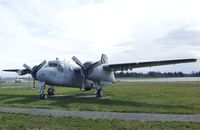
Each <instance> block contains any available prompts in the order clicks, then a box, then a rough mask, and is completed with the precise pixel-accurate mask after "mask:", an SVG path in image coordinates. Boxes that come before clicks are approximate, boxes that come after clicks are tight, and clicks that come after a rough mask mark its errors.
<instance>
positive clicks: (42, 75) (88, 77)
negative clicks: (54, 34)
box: [3, 54, 197, 99]
mask: <svg viewBox="0 0 200 130" xmlns="http://www.w3.org/2000/svg"><path fill="white" fill-rule="evenodd" d="M72 60H73V61H74V62H75V63H76V64H77V65H78V66H79V67H75V66H73V65H72V64H69V63H66V62H64V61H60V60H58V59H57V60H53V61H49V62H48V63H47V62H46V60H44V61H43V62H42V63H41V64H39V65H36V66H34V67H33V68H31V67H29V66H28V65H26V64H24V65H23V67H24V69H9V70H3V71H9V72H16V73H18V74H19V75H26V74H31V75H32V77H33V79H34V84H35V80H38V81H39V82H40V84H39V86H38V88H39V92H40V98H41V99H45V98H47V95H46V94H45V92H44V91H45V86H46V85H50V86H66V87H78V88H80V90H83V91H86V90H91V89H93V88H95V89H96V97H102V96H103V88H102V87H103V82H109V83H114V82H115V76H114V71H119V70H122V71H123V70H132V69H134V68H141V67H151V66H161V65H169V64H179V63H188V62H196V61H197V59H176V60H164V61H150V62H138V63H122V64H108V58H107V56H106V55H105V54H102V56H101V59H100V60H99V61H97V62H91V61H87V62H85V63H82V62H80V61H79V60H78V59H77V58H76V57H75V56H73V57H72ZM47 93H48V95H54V89H53V88H52V87H51V88H49V89H48V91H47Z"/></svg>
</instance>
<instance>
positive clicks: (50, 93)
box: [47, 88, 55, 95]
mask: <svg viewBox="0 0 200 130" xmlns="http://www.w3.org/2000/svg"><path fill="white" fill-rule="evenodd" d="M54 92H55V89H54V88H49V89H48V90H47V93H48V95H54Z"/></svg>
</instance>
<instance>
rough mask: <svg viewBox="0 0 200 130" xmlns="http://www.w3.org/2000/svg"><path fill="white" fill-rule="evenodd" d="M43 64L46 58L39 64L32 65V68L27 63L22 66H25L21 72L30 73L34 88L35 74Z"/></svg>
mask: <svg viewBox="0 0 200 130" xmlns="http://www.w3.org/2000/svg"><path fill="white" fill-rule="evenodd" d="M45 64H46V60H44V61H43V62H42V63H40V64H39V65H36V66H34V67H33V68H31V67H30V66H28V65H27V64H24V65H23V67H24V68H25V69H23V70H22V71H23V72H24V73H23V74H31V75H32V77H33V88H35V80H36V79H37V77H36V74H37V72H38V71H39V70H40V69H41V68H42V67H43V66H44V65H45Z"/></svg>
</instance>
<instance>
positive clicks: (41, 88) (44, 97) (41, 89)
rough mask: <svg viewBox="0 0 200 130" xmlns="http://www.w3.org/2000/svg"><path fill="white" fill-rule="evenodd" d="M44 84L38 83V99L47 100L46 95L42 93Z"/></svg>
mask: <svg viewBox="0 0 200 130" xmlns="http://www.w3.org/2000/svg"><path fill="white" fill-rule="evenodd" d="M45 86H46V84H45V82H40V85H39V91H40V99H47V95H46V94H45V93H44V90H45Z"/></svg>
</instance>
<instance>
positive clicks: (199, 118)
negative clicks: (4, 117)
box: [0, 107, 200, 122]
mask: <svg viewBox="0 0 200 130" xmlns="http://www.w3.org/2000/svg"><path fill="white" fill-rule="evenodd" d="M0 112H6V113H23V114H31V115H46V116H57V117H82V118H88V119H116V120H124V121H181V122H200V114H198V115H192V114H191V115H186V114H184V115H179V114H147V113H116V112H96V111H66V110H50V109H31V108H11V107H0Z"/></svg>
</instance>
